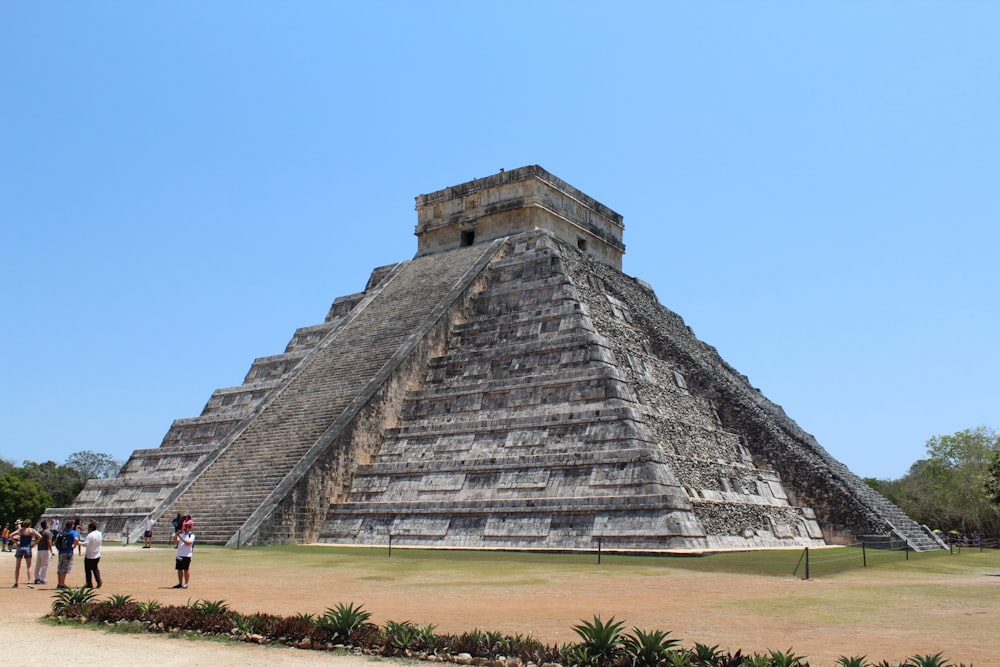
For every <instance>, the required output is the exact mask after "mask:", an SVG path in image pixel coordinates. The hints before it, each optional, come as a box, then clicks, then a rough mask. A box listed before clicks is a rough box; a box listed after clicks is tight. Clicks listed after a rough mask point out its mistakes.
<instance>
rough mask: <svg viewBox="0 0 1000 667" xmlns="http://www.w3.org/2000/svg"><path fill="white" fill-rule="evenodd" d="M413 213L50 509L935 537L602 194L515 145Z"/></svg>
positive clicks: (504, 528) (681, 538) (434, 525)
mask: <svg viewBox="0 0 1000 667" xmlns="http://www.w3.org/2000/svg"><path fill="white" fill-rule="evenodd" d="M416 211H417V225H416V236H417V250H416V253H415V255H414V257H413V258H412V259H409V260H405V261H401V262H399V263H398V264H393V265H390V266H382V267H378V268H375V269H374V270H373V271H372V272H371V275H370V276H368V277H367V280H365V279H364V276H359V281H358V285H359V287H360V286H362V285H363V287H364V289H363V290H362V291H360V292H358V293H356V294H349V295H346V296H341V297H339V298H337V299H335V300H334V301H333V304H332V306H331V307H330V309H329V312H328V313H327V315H326V317H325V318H324V319H323V321H322V322H319V323H316V324H312V325H310V326H305V327H302V328H300V329H297V330H295V331H294V333H293V334H292V336H291V340H290V341H289V343H288V346H287V347H286V348H285V350H284V351H283V352H281V351H270V352H277V353H275V354H270V355H269V356H262V357H259V358H257V359H255V360H253V361H252V363H251V365H250V369H249V371H248V372H247V375H246V378H245V379H244V381H243V383H242V384H240V385H239V386H235V387H225V388H222V389H218V390H216V391H215V392H214V393H213V394H212V395H211V397H210V398H209V399H208V402H207V403H206V405H205V409H204V410H203V411H202V413H201V414H200V415H197V416H194V417H186V418H182V419H178V420H176V421H175V422H173V424H171V426H170V428H169V430H168V431H167V434H166V436H165V437H164V438H163V441H162V442H161V443H160V445H159V446H158V447H151V448H145V449H137V450H136V451H135V452H134V453H133V454H132V456H131V458H129V460H128V462H127V463H126V464H125V466H124V467H123V468H122V470H121V472H120V473H119V474H118V476H117V477H115V478H113V479H107V480H91V481H89V482H88V483H87V486H86V487H85V488H84V490H83V491H82V492H81V493H80V494H79V496H78V497H77V498H76V499H75V501H74V503H73V505H72V507H69V508H50V509H49V510H48V511H47V512H46V515H47V516H49V517H56V516H62V517H81V518H83V520H84V521H88V520H90V519H94V520H96V521H97V522H98V523H99V524H100V525H101V526H102V528H103V529H104V532H105V534H106V535H109V536H113V535H116V534H121V533H127V534H128V535H130V537H131V539H133V540H135V539H137V538H139V536H140V535H141V534H142V531H143V528H144V519H145V517H146V516H147V515H149V514H152V515H153V516H154V517H155V518H159V519H160V520H161V525H162V524H163V523H165V522H166V521H167V520H168V519H169V518H170V517H173V516H174V514H175V513H177V512H180V513H182V514H191V515H192V516H193V517H194V518H195V522H196V525H197V528H198V531H197V532H198V540H199V542H204V543H209V544H227V545H230V546H234V545H236V546H238V545H265V544H307V543H329V544H345V545H386V544H389V543H390V540H391V544H392V545H394V546H395V545H400V546H420V547H449V548H485V549H535V550H546V549H551V550H572V549H584V550H589V549H595V548H603V549H605V550H622V551H683V550H704V551H710V550H722V549H747V548H750V549H759V548H771V547H803V546H818V545H824V544H846V543H852V542H855V541H856V540H857V539H858V538H859V536H878V537H879V539H883V540H885V541H886V543H887V544H893V545H897V546H900V545H906V546H907V547H908V548H911V549H915V550H930V549H936V548H940V546H941V545H940V542H939V541H937V540H936V538H935V537H934V536H933V534H932V533H931V532H930V531H928V530H927V529H926V528H925V527H922V526H920V525H918V524H917V523H915V522H914V521H913V520H911V519H910V518H909V517H907V516H906V515H904V514H903V513H902V512H901V511H900V510H899V509H898V508H896V507H895V506H894V505H892V504H891V503H890V502H889V501H887V500H886V499H885V498H883V497H882V496H880V495H879V494H877V493H876V492H875V491H873V490H872V489H870V488H869V487H868V486H867V485H866V484H864V483H863V482H862V481H861V480H860V479H859V478H858V477H857V476H855V475H854V474H853V473H851V472H850V471H849V470H848V469H847V468H846V467H845V466H844V465H843V464H841V463H839V462H838V461H837V460H836V459H834V458H833V457H832V456H830V455H829V454H828V453H827V452H826V451H825V450H824V449H823V448H822V447H821V446H820V445H819V443H817V442H816V440H815V439H814V438H813V437H812V436H811V435H809V434H808V433H806V432H805V431H804V430H803V429H802V428H800V427H799V426H798V425H797V424H796V423H795V422H794V421H793V420H792V419H791V418H790V417H788V416H787V415H786V414H785V413H784V411H783V410H782V409H781V408H780V407H779V406H777V405H775V404H774V403H772V402H770V401H769V400H768V399H767V398H765V397H764V396H763V395H762V394H761V393H760V392H759V391H758V390H757V389H755V388H754V387H753V386H751V385H750V383H749V381H748V379H747V378H746V377H744V376H743V375H741V374H740V373H739V372H737V371H736V370H735V369H733V368H732V367H730V366H729V365H728V364H727V363H726V362H725V361H724V360H722V359H721V358H720V356H719V354H718V353H717V352H716V350H715V349H714V348H712V347H711V346H709V345H707V344H705V343H703V342H701V341H699V340H698V339H697V338H696V337H695V335H694V334H693V332H692V331H691V330H690V329H689V328H688V327H687V326H685V324H684V322H683V320H682V319H681V318H680V317H679V316H678V315H676V314H675V313H673V312H671V311H670V310H668V309H667V308H665V307H664V306H662V305H661V304H660V303H659V301H658V300H657V298H656V295H655V294H654V292H653V288H652V287H651V286H650V285H648V284H646V283H645V282H643V281H642V280H639V279H638V278H633V277H630V276H628V275H626V274H625V273H623V272H622V256H623V254H624V252H625V244H624V241H623V232H624V225H623V223H622V217H621V216H620V215H619V214H617V213H615V212H614V211H613V210H611V209H610V208H608V207H607V206H605V205H603V204H601V203H600V202H598V201H596V200H595V199H593V198H591V197H589V196H588V195H586V194H584V193H583V192H580V191H579V190H577V189H576V188H574V187H572V186H571V185H569V184H567V183H565V182H564V181H562V180H560V179H559V178H556V177H555V176H553V175H552V174H550V173H548V172H547V171H545V170H544V169H542V168H540V167H538V166H528V167H522V168H520V169H515V170H511V171H502V172H500V173H498V174H493V175H491V176H488V177H485V178H479V179H476V180H473V181H470V182H468V183H462V184H461V185H456V186H453V187H449V188H445V189H443V190H438V191H437V192H432V193H431V194H426V195H420V196H418V197H417V198H416ZM290 330H291V327H290ZM262 352H263V353H267V352H269V351H266V350H262ZM248 361H249V360H248Z"/></svg>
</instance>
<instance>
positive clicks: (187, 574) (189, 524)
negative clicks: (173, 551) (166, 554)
mask: <svg viewBox="0 0 1000 667" xmlns="http://www.w3.org/2000/svg"><path fill="white" fill-rule="evenodd" d="M193 531H194V521H192V520H191V519H190V518H186V519H185V520H184V522H183V523H182V524H181V528H180V530H178V531H177V532H176V533H174V544H175V545H177V558H176V564H175V566H174V567H175V569H176V570H177V585H176V586H174V588H187V587H188V583H189V582H190V581H191V556H193V555H194V532H193Z"/></svg>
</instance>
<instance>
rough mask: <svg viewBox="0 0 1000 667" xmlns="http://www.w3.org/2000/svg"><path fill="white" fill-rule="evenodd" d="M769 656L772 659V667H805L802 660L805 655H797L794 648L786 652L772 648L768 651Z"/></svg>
mask: <svg viewBox="0 0 1000 667" xmlns="http://www.w3.org/2000/svg"><path fill="white" fill-rule="evenodd" d="M768 658H769V659H770V660H771V667H803V663H802V661H803V660H805V656H802V655H795V654H794V653H792V649H788V650H787V651H785V652H784V653H782V652H781V651H776V650H774V649H771V650H770V651H768Z"/></svg>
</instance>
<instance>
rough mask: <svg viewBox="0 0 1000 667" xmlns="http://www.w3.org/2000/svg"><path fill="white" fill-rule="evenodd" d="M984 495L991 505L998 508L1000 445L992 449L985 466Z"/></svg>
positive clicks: (999, 502)
mask: <svg viewBox="0 0 1000 667" xmlns="http://www.w3.org/2000/svg"><path fill="white" fill-rule="evenodd" d="M986 495H987V496H989V498H990V502H992V503H993V506H994V507H996V508H998V509H1000V447H998V448H996V449H994V450H993V454H992V455H991V456H990V462H989V464H987V466H986Z"/></svg>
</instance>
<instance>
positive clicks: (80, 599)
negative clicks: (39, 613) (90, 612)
mask: <svg viewBox="0 0 1000 667" xmlns="http://www.w3.org/2000/svg"><path fill="white" fill-rule="evenodd" d="M52 597H53V600H52V613H53V615H55V616H58V615H59V614H61V613H63V612H64V611H66V610H68V609H70V608H74V607H75V608H79V609H80V610H86V608H87V606H88V605H90V603H91V602H93V601H94V598H96V597H97V593H95V592H94V589H92V588H82V587H81V588H62V589H59V590H58V591H56V594H55V595H53V596H52Z"/></svg>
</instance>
